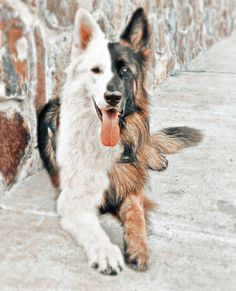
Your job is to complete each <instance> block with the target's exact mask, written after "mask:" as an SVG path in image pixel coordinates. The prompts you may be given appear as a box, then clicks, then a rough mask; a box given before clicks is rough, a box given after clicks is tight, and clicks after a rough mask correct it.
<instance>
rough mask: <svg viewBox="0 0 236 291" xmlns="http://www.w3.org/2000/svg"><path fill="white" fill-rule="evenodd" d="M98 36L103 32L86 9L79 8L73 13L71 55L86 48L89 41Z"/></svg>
mask: <svg viewBox="0 0 236 291" xmlns="http://www.w3.org/2000/svg"><path fill="white" fill-rule="evenodd" d="M99 36H104V34H103V32H102V31H101V29H100V27H99V25H98V24H97V22H96V21H95V20H94V18H93V16H92V15H91V14H90V13H89V12H88V11H87V10H85V9H82V8H80V9H79V10H78V11H77V13H76V15H75V24H74V32H73V43H72V56H75V55H78V54H79V53H81V52H82V51H84V50H86V48H87V47H88V45H89V43H90V42H91V41H92V40H93V39H94V38H96V37H99Z"/></svg>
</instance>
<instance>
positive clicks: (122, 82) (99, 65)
mask: <svg viewBox="0 0 236 291" xmlns="http://www.w3.org/2000/svg"><path fill="white" fill-rule="evenodd" d="M148 41H149V31H148V22H147V18H146V16H145V14H144V12H143V9H141V8H139V9H138V10H136V11H135V13H134V14H133V16H132V17H131V20H130V22H129V23H128V25H127V27H126V28H125V30H124V32H123V33H122V34H121V36H120V41H119V42H109V41H108V40H106V38H105V36H104V33H103V32H102V31H101V29H100V27H99V25H98V24H97V23H96V21H95V20H94V19H93V17H92V16H91V15H90V14H89V13H88V12H87V11H86V10H83V9H79V10H78V12H77V14H76V17H75V27H74V34H73V45H72V54H71V57H72V62H73V63H74V60H77V61H76V63H77V65H76V66H75V68H74V72H73V78H74V79H75V80H76V79H78V82H79V83H81V82H82V83H83V87H84V90H85V91H86V93H87V94H85V95H86V96H88V95H89V97H90V99H91V100H90V102H91V103H92V104H93V106H94V109H95V112H96V113H97V115H98V118H99V119H100V120H101V123H102V130H101V132H102V133H101V138H102V142H103V144H104V145H105V146H115V145H116V144H117V143H118V141H119V136H120V129H121V128H122V126H124V124H125V120H126V118H127V117H128V116H129V115H131V114H133V113H134V112H140V111H142V110H143V109H142V108H143V103H144V102H147V92H146V87H145V85H146V83H147V80H146V79H147V76H146V73H147V72H146V65H147V63H148V58H149V50H148V49H147V47H148Z"/></svg>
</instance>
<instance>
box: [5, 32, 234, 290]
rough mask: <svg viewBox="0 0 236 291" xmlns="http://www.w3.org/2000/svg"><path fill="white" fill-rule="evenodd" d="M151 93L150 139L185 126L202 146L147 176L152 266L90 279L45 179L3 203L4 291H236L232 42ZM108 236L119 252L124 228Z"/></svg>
mask: <svg viewBox="0 0 236 291" xmlns="http://www.w3.org/2000/svg"><path fill="white" fill-rule="evenodd" d="M188 69H189V71H188V72H183V73H181V74H179V75H176V76H174V77H170V78H169V80H168V81H166V82H165V83H164V84H163V85H162V86H158V87H157V88H155V94H154V97H153V98H152V105H153V106H152V110H151V111H152V114H151V125H152V130H157V129H160V128H163V127H168V126H178V125H188V126H193V127H197V128H199V129H202V130H203V131H204V134H205V139H204V142H203V143H202V144H201V145H200V146H198V147H195V148H190V149H187V150H185V151H183V152H182V153H180V154H178V155H174V156H170V157H169V167H168V169H167V170H166V171H165V172H162V173H156V172H150V175H151V178H150V189H149V193H150V196H152V197H153V199H154V200H155V201H156V202H157V203H158V205H159V207H158V209H157V210H156V212H155V213H153V214H152V216H151V219H150V220H151V223H150V228H149V242H150V248H151V252H152V264H151V266H150V269H149V270H148V271H147V272H144V273H137V272H135V271H133V270H131V269H129V268H128V267H126V268H125V270H124V271H123V272H122V273H121V275H119V276H116V277H108V276H103V275H100V274H98V273H96V272H95V271H93V270H90V269H89V268H88V266H87V261H86V257H85V254H84V252H83V250H82V248H81V247H80V246H78V245H77V244H76V243H75V242H74V241H73V239H71V238H70V237H69V236H68V235H67V234H66V233H64V231H62V229H61V228H60V226H59V222H58V217H57V215H56V212H55V196H56V193H55V192H54V190H53V188H52V186H51V185H50V183H49V180H48V177H47V175H46V173H45V172H44V171H43V172H40V173H38V174H36V175H35V176H33V177H30V178H29V179H27V180H25V181H24V182H23V183H22V184H20V185H17V186H15V187H14V189H12V190H11V191H9V192H8V193H2V194H1V195H0V290H4V291H5V290H79V291H83V290H86V291H90V290H91V291H108V290H109V291H110V290H112V291H116V290H119V291H122V290H123V291H135V290H136V291H142V290H145V291H146V290H147V291H151V290H161V291H164V290H165V291H167V290H168V291H174V290H178V291H180V290H181V291H183V290H188V291H193V290H201V291H203V290H204V291H205V290H206V291H211V290H214V291H217V290H222V291H233V290H236V163H235V162H236V138H235V137H236V34H233V35H232V36H231V37H229V38H226V39H224V40H222V41H221V42H219V43H218V44H216V45H214V46H213V47H212V48H211V50H210V51H208V52H207V53H205V54H203V55H201V56H200V57H199V58H198V59H196V60H195V61H194V62H193V63H192V64H191V65H190V66H189V68H188ZM103 226H104V228H105V229H106V231H107V232H108V233H109V235H110V237H111V238H112V241H113V242H115V243H117V244H118V245H119V246H120V247H122V230H121V227H120V226H119V225H118V224H117V223H116V221H114V220H113V219H112V218H111V217H105V218H103Z"/></svg>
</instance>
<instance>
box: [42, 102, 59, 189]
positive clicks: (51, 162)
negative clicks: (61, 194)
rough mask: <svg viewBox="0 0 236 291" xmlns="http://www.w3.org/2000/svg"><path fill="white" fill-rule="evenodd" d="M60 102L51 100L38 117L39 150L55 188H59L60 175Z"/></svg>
mask: <svg viewBox="0 0 236 291" xmlns="http://www.w3.org/2000/svg"><path fill="white" fill-rule="evenodd" d="M59 109H60V101H59V98H58V99H53V100H50V101H49V102H48V103H47V104H46V105H45V106H44V108H43V109H42V111H41V112H40V114H39V117H38V148H39V152H40V156H41V158H42V160H43V162H44V166H45V168H46V170H47V171H48V173H49V176H50V178H51V181H52V183H53V185H54V186H55V187H57V188H58V187H59V173H58V168H57V163H56V133H57V128H58V124H59Z"/></svg>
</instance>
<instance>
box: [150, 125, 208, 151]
mask: <svg viewBox="0 0 236 291" xmlns="http://www.w3.org/2000/svg"><path fill="white" fill-rule="evenodd" d="M202 139H203V134H202V132H201V131H200V130H198V129H195V128H191V127H187V126H182V127H169V128H164V129H162V130H161V131H160V132H157V133H154V134H152V135H151V144H152V146H153V147H154V148H155V149H156V150H157V151H158V152H159V153H160V154H162V155H168V154H175V153H177V152H178V151H180V150H181V149H184V148H187V147H192V146H195V145H197V144H199V143H200V142H201V141H202Z"/></svg>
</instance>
